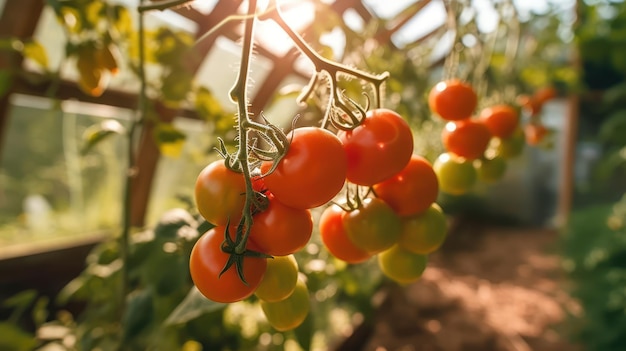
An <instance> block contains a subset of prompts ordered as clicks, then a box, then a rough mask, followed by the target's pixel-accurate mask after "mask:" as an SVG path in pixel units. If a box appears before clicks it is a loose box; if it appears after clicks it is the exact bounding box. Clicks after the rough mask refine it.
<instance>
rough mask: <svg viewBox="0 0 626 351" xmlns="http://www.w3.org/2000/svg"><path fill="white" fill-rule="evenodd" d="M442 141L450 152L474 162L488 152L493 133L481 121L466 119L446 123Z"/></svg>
mask: <svg viewBox="0 0 626 351" xmlns="http://www.w3.org/2000/svg"><path fill="white" fill-rule="evenodd" d="M441 139H442V141H443V145H444V147H445V148H446V150H448V151H449V152H451V153H453V154H455V155H457V156H460V157H463V158H466V159H468V160H473V159H477V158H479V157H481V156H482V155H483V154H484V153H485V150H487V146H488V145H489V141H490V140H491V132H490V131H489V129H488V128H487V126H486V125H485V124H484V123H482V122H481V121H479V120H474V119H465V120H462V121H455V122H448V123H446V126H445V128H444V129H443V130H442V132H441Z"/></svg>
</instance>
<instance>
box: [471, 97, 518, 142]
mask: <svg viewBox="0 0 626 351" xmlns="http://www.w3.org/2000/svg"><path fill="white" fill-rule="evenodd" d="M478 118H479V119H480V120H481V121H482V122H483V123H484V124H485V125H486V126H487V128H488V129H489V131H490V132H491V134H492V135H493V136H495V137H498V138H508V137H509V136H511V135H512V134H513V132H515V129H516V128H517V125H518V122H519V121H518V120H519V118H518V115H517V111H516V110H515V109H514V108H513V107H511V106H509V105H495V106H491V107H487V108H485V109H483V110H482V111H480V114H479V115H478Z"/></svg>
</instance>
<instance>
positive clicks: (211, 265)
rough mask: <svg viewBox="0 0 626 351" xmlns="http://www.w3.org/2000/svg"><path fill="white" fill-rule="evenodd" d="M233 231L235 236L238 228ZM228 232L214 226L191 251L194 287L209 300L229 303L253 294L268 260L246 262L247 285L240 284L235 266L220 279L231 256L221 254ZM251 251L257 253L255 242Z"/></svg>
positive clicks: (244, 260)
mask: <svg viewBox="0 0 626 351" xmlns="http://www.w3.org/2000/svg"><path fill="white" fill-rule="evenodd" d="M231 228H232V229H230V231H231V234H232V235H233V236H234V231H235V229H234V228H235V227H231ZM225 229H226V227H225V226H219V227H215V228H213V229H211V230H209V231H208V232H206V233H205V234H203V235H202V236H201V237H200V239H198V241H197V242H196V243H195V245H194V247H193V249H192V250H191V256H190V258H189V271H190V273H191V279H192V280H193V282H194V284H195V285H196V287H197V288H198V290H199V291H200V292H201V293H202V295H204V296H205V297H206V298H207V299H209V300H213V301H215V302H222V303H230V302H235V301H240V300H243V299H245V298H247V297H249V296H250V295H252V294H253V293H254V291H255V289H256V287H257V286H258V285H259V283H260V282H261V279H262V278H263V274H264V273H265V270H266V268H267V261H266V259H265V258H258V257H245V258H244V259H243V276H244V278H245V280H246V283H247V284H246V283H244V282H242V281H241V279H240V278H239V275H237V270H236V268H235V266H234V265H233V266H231V267H230V268H229V269H228V270H227V271H226V272H224V274H222V276H220V275H219V274H220V272H221V271H222V269H223V268H224V265H225V264H226V262H227V261H228V257H229V255H228V254H227V253H225V252H223V251H222V242H223V241H224V230H225ZM248 248H249V249H250V250H254V251H258V249H257V248H256V247H254V244H253V243H249V244H248Z"/></svg>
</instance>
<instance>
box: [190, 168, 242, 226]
mask: <svg viewBox="0 0 626 351" xmlns="http://www.w3.org/2000/svg"><path fill="white" fill-rule="evenodd" d="M195 200H196V206H197V208H198V212H200V214H201V215H202V217H204V219H206V220H207V221H208V222H209V223H212V224H215V225H218V226H219V225H226V224H227V222H228V220H229V219H230V223H231V224H236V223H237V222H238V221H239V220H240V219H241V214H242V212H243V207H244V205H245V201H246V183H245V180H244V178H243V175H242V174H240V173H237V172H234V171H231V170H230V169H228V168H226V165H225V164H224V160H217V161H213V162H211V163H210V164H209V165H207V166H206V167H205V168H204V169H203V170H202V171H201V172H200V174H199V175H198V177H197V179H196V185H195Z"/></svg>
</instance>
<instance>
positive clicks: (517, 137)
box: [492, 128, 526, 160]
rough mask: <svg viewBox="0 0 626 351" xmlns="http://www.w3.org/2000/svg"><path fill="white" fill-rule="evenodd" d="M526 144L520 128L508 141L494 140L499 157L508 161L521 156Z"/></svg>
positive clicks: (494, 147)
mask: <svg viewBox="0 0 626 351" xmlns="http://www.w3.org/2000/svg"><path fill="white" fill-rule="evenodd" d="M525 144H526V143H525V136H524V131H523V130H522V129H521V128H518V129H516V130H515V132H514V133H513V135H511V136H510V137H508V138H506V139H501V138H494V139H493V145H492V147H493V149H494V150H495V153H496V155H497V156H500V157H502V158H504V159H505V160H508V159H512V158H515V157H518V156H519V155H521V154H522V151H524V146H525Z"/></svg>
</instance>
